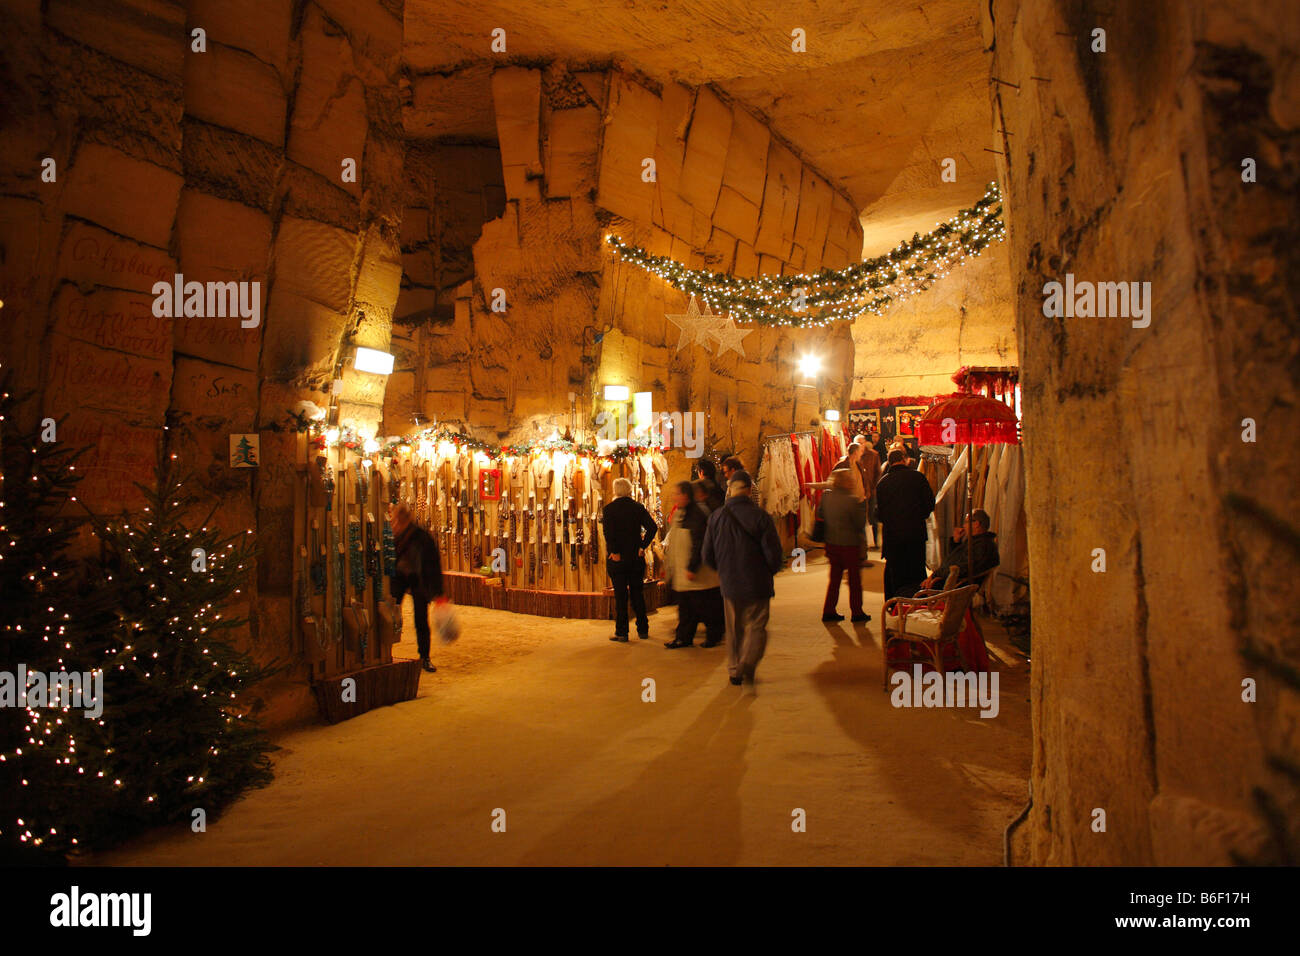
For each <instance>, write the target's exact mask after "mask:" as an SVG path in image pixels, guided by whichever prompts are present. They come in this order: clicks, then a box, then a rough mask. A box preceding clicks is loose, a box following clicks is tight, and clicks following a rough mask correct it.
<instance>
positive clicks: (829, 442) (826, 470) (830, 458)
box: [818, 428, 843, 481]
mask: <svg viewBox="0 0 1300 956" xmlns="http://www.w3.org/2000/svg"><path fill="white" fill-rule="evenodd" d="M842 457H843V456H842V455H840V453H839V449H837V448H836V447H835V438H834V436H832V435H831V430H830V429H829V428H823V429H822V447H821V461H820V462H819V464H820V465H821V472H822V476H821V478H820V479H818V480H819V481H825V480H826V478H827V477H828V476H829V475H830V473H831V469H833V468H834V467H835V463H836V462H837V461H839V460H840V458H842Z"/></svg>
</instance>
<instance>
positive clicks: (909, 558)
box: [876, 448, 934, 601]
mask: <svg viewBox="0 0 1300 956" xmlns="http://www.w3.org/2000/svg"><path fill="white" fill-rule="evenodd" d="M876 510H877V514H878V515H879V517H880V524H881V527H882V529H883V533H884V542H883V544H882V546H881V549H880V553H881V556H882V557H883V558H884V559H885V600H886V601H887V600H889V599H890V598H892V597H911V596H912V595H913V594H915V593H916V592H917V589H918V588H920V586H921V582H922V581H924V580H925V578H926V573H925V537H926V535H925V519H926V518H928V517H929V516H930V514H931V513H932V512H933V511H934V490H933V489H932V488H931V487H930V482H929V481H928V480H927V479H926V477H925V475H923V474H921V473H920V472H919V471H913V470H912V469H911V468H909V467H908V466H907V455H906V454H905V453H904V452H902V451H901V450H899V449H897V448H896V449H894V450H893V451H891V452H890V453H889V469H888V470H887V471H886V472H885V474H884V477H882V478H881V479H880V482H879V483H878V484H877V485H876Z"/></svg>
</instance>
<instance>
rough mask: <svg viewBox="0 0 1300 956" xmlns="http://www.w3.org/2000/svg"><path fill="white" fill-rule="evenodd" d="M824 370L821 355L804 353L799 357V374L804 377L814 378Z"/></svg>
mask: <svg viewBox="0 0 1300 956" xmlns="http://www.w3.org/2000/svg"><path fill="white" fill-rule="evenodd" d="M821 370H822V360H821V356H820V355H812V354H808V355H802V356H800V357H799V374H800V375H802V376H803V377H804V378H813V377H814V376H815V375H816V374H817V373H818V372H820V371H821Z"/></svg>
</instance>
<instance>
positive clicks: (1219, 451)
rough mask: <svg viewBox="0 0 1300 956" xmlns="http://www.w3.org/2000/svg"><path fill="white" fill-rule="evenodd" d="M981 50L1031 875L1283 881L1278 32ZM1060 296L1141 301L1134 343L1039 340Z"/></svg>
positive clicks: (1071, 21) (1292, 163) (1292, 132)
mask: <svg viewBox="0 0 1300 956" xmlns="http://www.w3.org/2000/svg"><path fill="white" fill-rule="evenodd" d="M984 27H985V32H986V39H987V41H988V42H989V43H990V44H991V45H993V47H994V63H993V69H992V72H993V75H994V76H995V77H997V78H998V79H999V80H1000V81H1002V82H998V83H996V84H993V85H992V87H991V90H992V103H993V108H994V112H993V123H994V129H995V131H998V135H999V137H1000V138H1001V139H1002V141H1003V143H1004V149H1005V151H1006V156H1005V163H1004V170H1003V177H1004V182H1005V184H1006V185H1005V189H1004V193H1005V195H1006V196H1007V208H1008V213H1009V218H1008V227H1009V235H1010V239H1009V242H1010V247H1011V248H1010V256H1011V262H1012V268H1013V275H1014V276H1015V280H1014V281H1015V284H1016V286H1015V291H1014V296H1015V303H1016V330H1017V342H1018V348H1019V355H1020V363H1021V369H1022V378H1021V381H1022V386H1023V390H1024V409H1025V412H1024V425H1025V435H1026V438H1025V460H1026V469H1027V479H1026V480H1027V518H1028V532H1029V550H1030V569H1031V577H1032V579H1033V589H1034V590H1033V602H1034V609H1033V616H1034V628H1033V646H1034V667H1033V689H1032V713H1033V722H1034V735H1035V744H1034V755H1033V777H1032V783H1033V801H1034V805H1033V810H1032V813H1031V816H1030V825H1029V843H1030V847H1031V851H1032V859H1033V860H1034V861H1035V862H1038V863H1045V864H1150V863H1159V864H1217V863H1229V862H1234V861H1245V862H1259V863H1295V862H1296V861H1297V857H1298V856H1300V854H1298V853H1297V847H1298V845H1300V844H1298V843H1297V830H1296V827H1297V823H1298V821H1300V801H1298V799H1297V793H1298V791H1297V781H1298V780H1300V770H1298V769H1297V768H1298V767H1300V760H1298V759H1297V751H1298V750H1300V747H1298V746H1297V745H1298V744H1300V720H1297V716H1298V715H1300V707H1298V706H1297V699H1298V698H1297V689H1298V686H1297V683H1298V682H1297V678H1296V674H1297V672H1298V670H1297V663H1300V644H1298V643H1297V642H1298V641H1300V610H1298V609H1297V605H1296V604H1295V601H1294V593H1295V588H1294V581H1295V577H1296V572H1297V567H1296V564H1297V553H1296V545H1295V541H1296V540H1297V537H1296V531H1295V528H1296V515H1297V513H1300V490H1298V489H1300V484H1298V483H1297V482H1296V480H1295V472H1296V468H1297V466H1298V465H1300V450H1298V449H1300V446H1297V443H1296V441H1295V436H1296V434H1297V431H1298V430H1300V420H1298V416H1297V381H1298V380H1300V376H1298V375H1297V372H1300V352H1298V350H1297V344H1296V343H1297V341H1300V336H1298V335H1297V333H1300V328H1298V324H1297V301H1298V299H1300V297H1298V296H1297V291H1298V290H1297V284H1298V283H1300V268H1297V267H1298V266H1300V263H1297V261H1296V260H1297V255H1298V254H1297V251H1296V250H1297V248H1300V199H1298V197H1300V191H1298V190H1297V169H1300V165H1298V162H1297V161H1298V160H1300V139H1298V137H1297V125H1298V124H1300V99H1297V93H1296V90H1297V88H1298V87H1297V83H1296V80H1297V66H1296V64H1297V59H1296V52H1297V45H1298V40H1300V10H1297V9H1296V8H1295V7H1294V5H1292V6H1290V7H1286V6H1285V5H1283V6H1278V5H1276V4H1270V3H1263V2H1253V0H1243V2H1241V3H1237V4H1232V5H1218V4H1213V3H1208V2H1190V3H1182V2H1169V0H1162V2H1155V3H1136V2H1122V3H1119V4H1114V5H1110V6H1106V7H1104V8H1103V7H1102V5H1094V4H1090V3H1084V2H1077V0H1075V2H1070V0H994V2H993V4H992V5H991V15H989V16H986V18H985V23H984ZM1096 28H1101V29H1104V30H1105V31H1106V39H1107V50H1106V52H1104V53H1100V52H1093V50H1092V42H1093V39H1092V38H1093V30H1094V29H1096ZM1003 130H1005V136H1003V135H1002V133H1001V131H1003ZM1247 158H1250V159H1253V160H1254V161H1255V163H1256V164H1257V173H1256V175H1257V181H1255V182H1244V181H1243V165H1242V164H1243V160H1244V159H1247ZM1066 273H1073V274H1074V275H1075V276H1076V278H1077V279H1081V280H1088V281H1094V282H1102V281H1125V282H1134V281H1143V282H1150V283H1151V298H1152V308H1151V314H1150V325H1149V326H1148V327H1145V328H1135V327H1134V326H1133V324H1132V321H1131V320H1130V319H1128V318H1123V317H1120V318H1064V317H1062V318H1052V317H1048V316H1046V315H1044V308H1043V306H1044V289H1043V287H1044V284H1045V283H1047V282H1049V281H1052V280H1056V281H1064V279H1065V275H1066ZM1247 418H1249V419H1252V420H1253V421H1254V423H1255V426H1256V428H1257V441H1255V442H1247V441H1243V433H1244V429H1243V419H1247ZM1098 548H1101V549H1104V550H1105V561H1106V564H1105V571H1104V573H1103V572H1100V571H1098V570H1096V569H1095V568H1096V558H1095V557H1094V549H1098ZM1245 679H1253V680H1254V681H1255V682H1257V689H1256V693H1257V699H1256V701H1255V702H1253V703H1252V702H1246V701H1244V700H1243V680H1245ZM1097 810H1104V811H1105V814H1106V819H1105V823H1106V826H1105V830H1104V832H1102V831H1099V830H1098V829H1097V828H1096V826H1095V824H1094V821H1095V820H1096V819H1097V817H1096V812H1095V811H1097Z"/></svg>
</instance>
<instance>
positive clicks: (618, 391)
mask: <svg viewBox="0 0 1300 956" xmlns="http://www.w3.org/2000/svg"><path fill="white" fill-rule="evenodd" d="M631 394H632V390H631V389H630V388H628V387H627V386H626V385H606V386H605V401H607V402H626V401H627V400H628V398H629V397H630V396H631Z"/></svg>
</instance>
